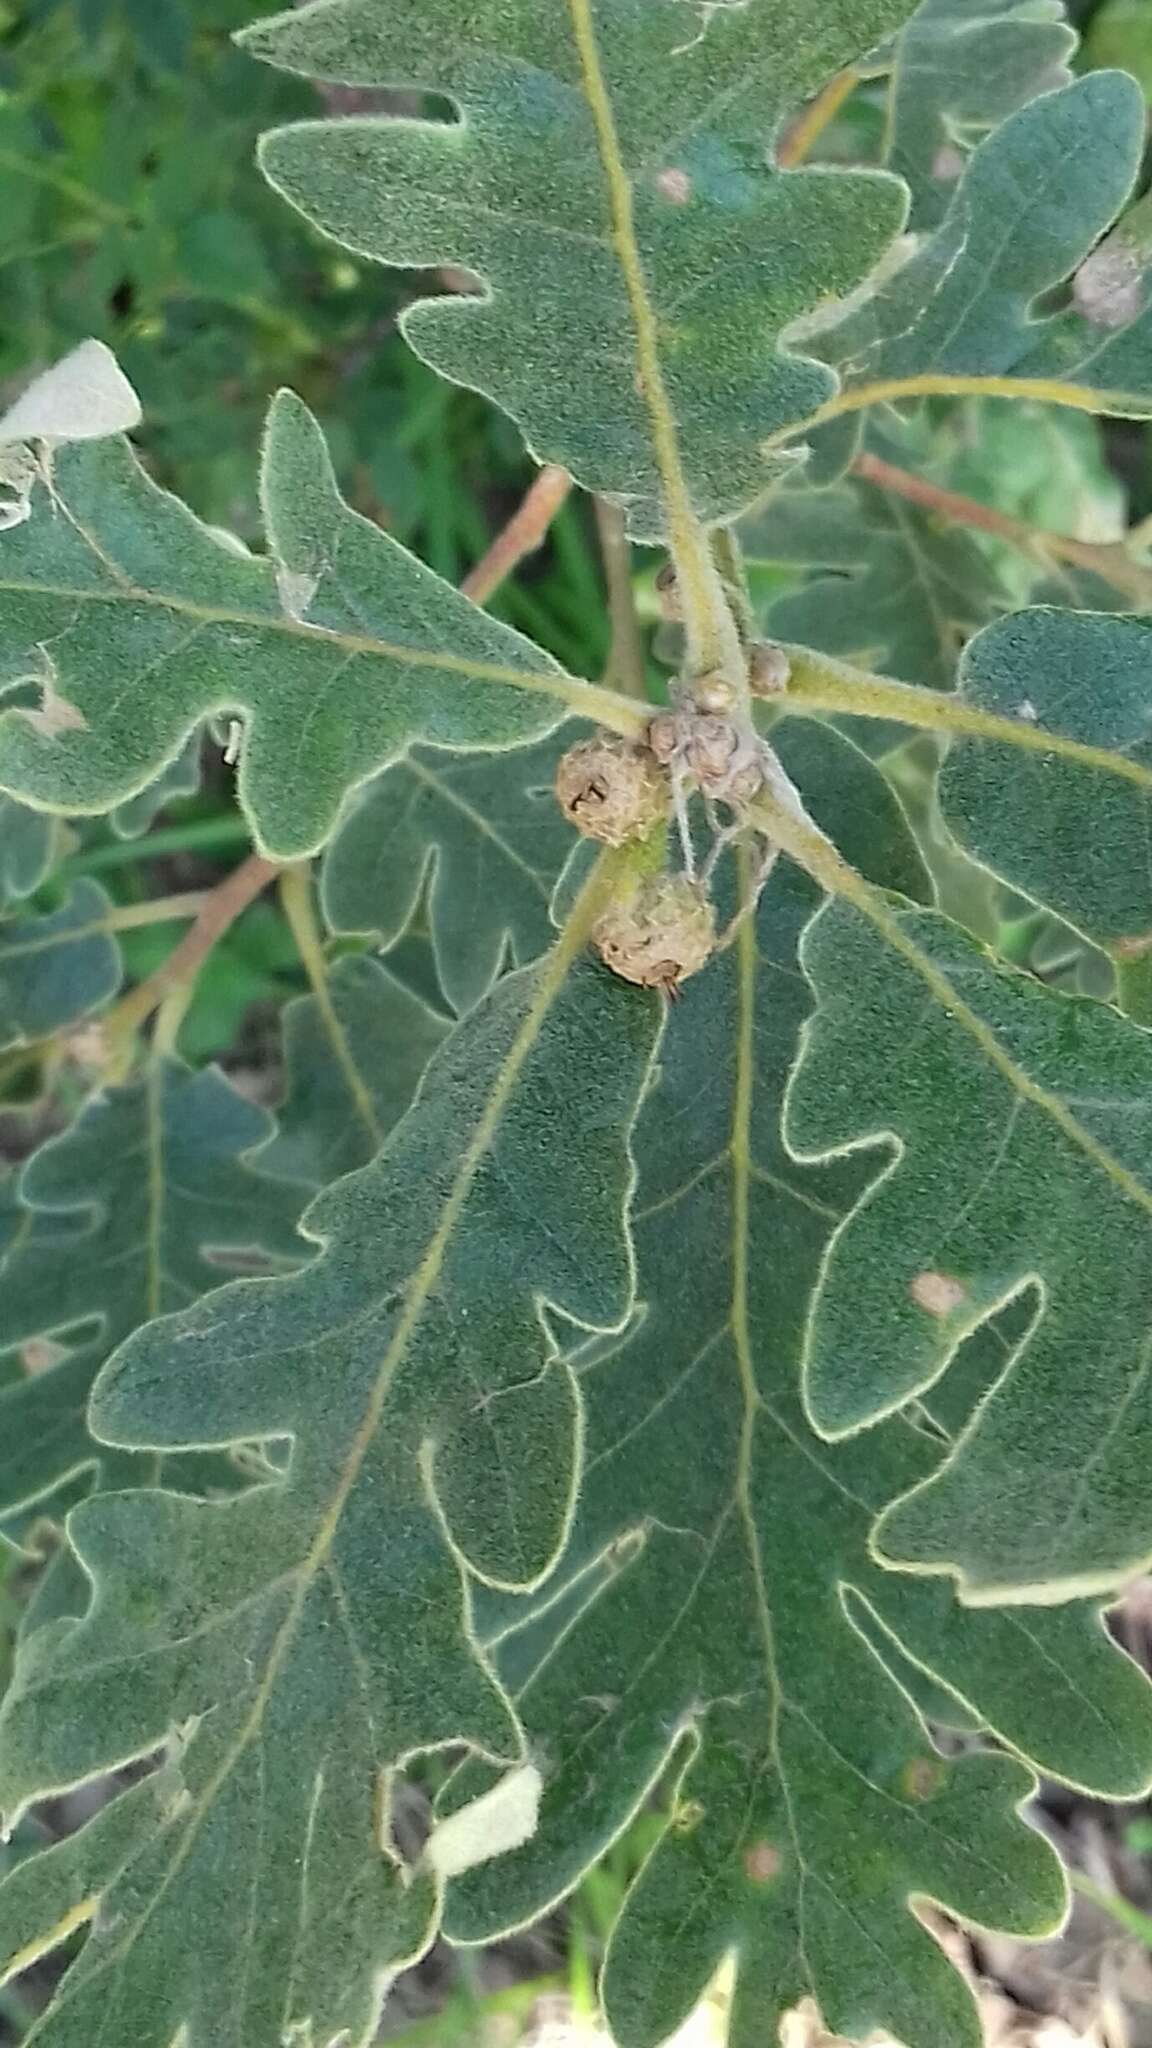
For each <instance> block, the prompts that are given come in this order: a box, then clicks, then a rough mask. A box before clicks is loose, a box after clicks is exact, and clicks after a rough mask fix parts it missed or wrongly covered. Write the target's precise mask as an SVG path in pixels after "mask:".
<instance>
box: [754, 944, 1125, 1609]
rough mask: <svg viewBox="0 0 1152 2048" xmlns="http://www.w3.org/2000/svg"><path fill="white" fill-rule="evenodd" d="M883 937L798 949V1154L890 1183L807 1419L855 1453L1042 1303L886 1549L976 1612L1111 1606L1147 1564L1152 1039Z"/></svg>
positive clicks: (809, 1393)
mask: <svg viewBox="0 0 1152 2048" xmlns="http://www.w3.org/2000/svg"><path fill="white" fill-rule="evenodd" d="M884 919H885V927H886V928H885V932H884V936H885V937H886V938H887V940H888V944H887V946H884V945H878V944H877V932H876V928H875V925H874V924H873V923H871V922H869V921H866V920H864V919H862V918H861V917H860V916H859V915H858V914H857V912H855V911H854V910H851V909H849V908H847V907H846V906H844V905H839V906H837V907H836V908H834V909H830V910H828V911H826V912H825V913H824V914H823V915H822V916H821V917H820V918H818V919H817V920H816V922H815V924H814V925H813V927H812V930H811V933H810V934H809V937H808V939H807V942H806V945H805V950H804V961H805V966H806V970H807V972H808V973H809V975H810V976H811V977H812V980H813V982H814V985H815V988H816V991H817V995H818V998H819V1006H818V1008H817V1011H816V1013H815V1016H814V1018H813V1020H812V1022H811V1024H810V1026H809V1027H808V1030H807V1033H806V1036H805V1042H804V1046H803V1049H802V1057H801V1061H800V1064H799V1067H798V1070H797V1073H796V1076H795V1078H794V1081H793V1085H792V1087H791V1090H790V1093H789V1097H788V1102H787V1106H786V1123H785V1131H786V1137H787V1141H788V1143H789V1145H790V1147H791V1148H792V1150H793V1151H794V1152H796V1153H797V1154H798V1155H800V1156H801V1157H811V1158H819V1159H823V1158H831V1157H833V1156H834V1155H835V1154H836V1153H837V1152H839V1151H842V1150H845V1149H848V1148H852V1149H858V1148H860V1147H861V1146H864V1147H867V1148H871V1149H872V1151H873V1157H874V1165H875V1168H878V1169H879V1170H878V1171H875V1170H874V1172H873V1174H872V1176H871V1185H870V1186H869V1188H868V1190H867V1193H866V1194H865V1195H864V1196H863V1197H862V1198H861V1200H860V1201H859V1202H858V1203H857V1204H856V1206H855V1207H854V1208H853V1209H852V1210H851V1212H850V1213H849V1214H848V1215H847V1216H846V1217H845V1218H844V1220H843V1222H842V1223H841V1225H840V1227H839V1229H838V1230H837V1233H836V1235H835V1238H834V1239H833V1241H832V1243H831V1245H830V1247H829V1250H828V1254H827V1257H826V1260H825V1264H824V1269H823V1273H822V1278H821V1285H820V1288H819V1290H818V1292H817V1295H816V1298H815V1302H814V1304H813V1308H812V1312H811V1316H810V1319H809V1325H808V1331H807V1339H806V1355H805V1395H806V1401H807V1404H808V1408H809V1412H810V1414H811V1415H812V1418H813V1420H814V1422H815V1424H816V1426H817V1428H818V1429H819V1430H820V1431H821V1432H822V1433H823V1434H824V1435H826V1436H828V1437H830V1438H832V1439H834V1440H835V1439H841V1438H844V1437H847V1436H850V1435H851V1434H852V1433H853V1432H854V1431H856V1430H858V1429H860V1428H861V1427H863V1426H865V1425H867V1424H869V1423H871V1422H874V1421H876V1420H877V1419H878V1418H879V1417H881V1416H883V1415H884V1414H886V1413H890V1412H892V1411H894V1410H896V1409H898V1408H899V1407H900V1406H901V1405H902V1404H903V1403H905V1402H906V1401H907V1400H908V1399H909V1398H911V1397H912V1396H913V1395H914V1394H916V1393H918V1392H920V1391H921V1390H923V1389H926V1388H928V1387H930V1386H931V1385H932V1384H933V1383H934V1381H935V1380H936V1379H937V1378H938V1377H939V1375H940V1374H941V1373H942V1372H943V1371H944V1369H945V1367H946V1366H947V1364H948V1362H949V1360H950V1358H951V1356H952V1354H953V1353H954V1352H955V1350H956V1348H957V1346H958V1345H959V1343H960V1342H961V1340H962V1339H963V1338H964V1337H965V1336H966V1335H967V1334H968V1332H970V1331H971V1330H973V1329H975V1328H976V1327H977V1326H978V1325H979V1324H980V1323H981V1322H982V1321H984V1320H985V1319H986V1318H987V1317H989V1316H991V1315H993V1314H994V1313H995V1312H996V1311H997V1310H998V1309H1000V1308H1001V1307H1002V1306H1003V1305H1004V1304H1005V1303H1007V1302H1009V1301H1011V1300H1013V1299H1014V1298H1015V1297H1016V1296H1018V1295H1020V1294H1023V1293H1025V1292H1027V1291H1029V1290H1034V1291H1035V1293H1036V1295H1037V1296H1038V1300H1037V1302H1036V1314H1035V1318H1034V1320H1033V1322H1032V1324H1031V1326H1030V1327H1029V1328H1028V1329H1027V1331H1026V1333H1025V1335H1024V1338H1023V1340H1022V1342H1021V1343H1020V1344H1019V1346H1018V1347H1017V1350H1016V1352H1015V1354H1014V1356H1013V1358H1012V1359H1011V1361H1010V1367H1009V1369H1008V1370H1007V1371H1006V1372H1005V1373H1004V1375H1003V1377H1002V1378H1001V1380H1000V1381H999V1382H998V1384H997V1385H996V1387H995V1388H994V1389H993V1390H992V1392H991V1393H990V1394H989V1396H988V1398H987V1400H986V1401H985V1403H984V1404H983V1405H982V1407H981V1408H980V1409H979V1411H978V1413H977V1414H976V1416H975V1417H974V1419H973V1421H972V1424H971V1426H970V1429H969V1431H968V1432H967V1434H966V1436H965V1438H964V1439H963V1440H962V1442H961V1444H960V1445H958V1447H957V1450H956V1452H955V1454H954V1456H953V1457H952V1458H951V1459H950V1461H949V1462H948V1464H947V1465H946V1466H945V1467H944V1469H943V1471H942V1472H941V1473H940V1474H938V1475H935V1476H933V1477H931V1478H930V1479H928V1480H927V1481H926V1482H925V1483H924V1484H923V1486H922V1487H921V1488H920V1489H918V1491H917V1493H916V1494H915V1496H914V1497H913V1500H912V1501H910V1502H908V1503H906V1504H904V1505H897V1506H895V1507H893V1508H892V1509H891V1510H890V1511H889V1513H888V1514H887V1516H886V1517H885V1519H884V1520H883V1522H882V1523H881V1527H880V1537H879V1541H880V1543H881V1546H882V1551H883V1554H884V1556H885V1557H886V1558H889V1559H893V1560H895V1561H898V1562H900V1563H902V1564H911V1565H913V1566H914V1567H916V1568H917V1569H922V1570H923V1569H927V1570H941V1571H947V1570H950V1569H954V1570H955V1571H956V1572H957V1573H958V1575H959V1576H960V1577H961V1579H962V1582H963V1586H964V1594H965V1598H966V1599H968V1600H970V1601H988V1600H1018V1599H1027V1600H1031V1601H1051V1600H1059V1599H1063V1598H1067V1597H1068V1596H1069V1594H1071V1593H1074V1592H1076V1591H1081V1590H1082V1591H1095V1590H1098V1589H1099V1590H1104V1589H1106V1588H1108V1587H1109V1586H1111V1585H1114V1584H1116V1583H1117V1582H1118V1581H1119V1580H1122V1579H1123V1578H1125V1577H1127V1576H1128V1575H1129V1574H1130V1573H1131V1572H1132V1571H1133V1570H1134V1569H1136V1568H1138V1567H1140V1566H1142V1565H1143V1564H1144V1562H1145V1561H1146V1560H1147V1558H1148V1557H1149V1555H1152V1515H1149V1513H1148V1512H1147V1509H1146V1507H1145V1504H1144V1503H1145V1499H1146V1496H1145V1494H1144V1492H1143V1491H1142V1488H1141V1483H1140V1478H1139V1475H1140V1472H1141V1471H1142V1470H1143V1469H1144V1468H1145V1465H1146V1462H1147V1458H1148V1456H1149V1445H1150V1431H1152V1404H1150V1402H1149V1398H1148V1387H1147V1348H1148V1311H1147V1287H1146V1275H1147V1270H1148V1260H1149V1252H1150V1246H1152V1175H1150V1173H1149V1105H1150V1104H1152V1036H1149V1034H1147V1033H1146V1032H1144V1031H1139V1030H1136V1029H1135V1028H1134V1027H1133V1026H1132V1025H1131V1024H1129V1023H1128V1022H1127V1020H1126V1019H1124V1018H1123V1017H1121V1016H1120V1014H1119V1013H1118V1012H1117V1011H1115V1010H1113V1009H1111V1008H1110V1007H1108V1006H1107V1005H1105V1004H1102V1003H1099V1002H1096V1001H1093V1000H1090V999H1087V998H1081V997H1071V996H1066V995H1061V994H1057V993H1055V992H1053V991H1052V990H1049V989H1046V988H1045V987H1044V986H1043V985H1042V984H1041V983H1040V982H1038V981H1036V980H1034V979H1033V978H1032V977H1031V976H1027V975H1023V974H1019V973H1016V972H1014V971H1012V970H1009V969H1007V968H1004V967H1001V966H1000V965H998V963H996V962H995V961H994V960H993V959H992V958H991V957H990V956H989V955H988V954H986V953H985V952H984V951H983V950H982V949H981V948H980V947H979V946H978V945H976V943H975V942H974V941H973V940H972V939H970V938H969V937H967V935H966V934H964V933H963V932H961V931H960V930H959V928H958V927H956V926H954V925H950V924H948V923H946V922H945V921H944V920H943V919H941V918H939V917H937V916H935V915H933V914H929V913H923V912H916V913H906V914H894V915H892V916H888V915H887V913H885V914H884ZM1054 1414H1056V1415H1059V1418H1060V1428H1059V1430H1058V1431H1055V1430H1053V1429H1052V1428H1051V1426H1050V1418H1051V1417H1052V1416H1053V1415H1054ZM1044 1417H1047V1418H1049V1423H1048V1424H1047V1425H1044V1426H1042V1418H1044ZM1120 1418H1122V1424H1121V1423H1120Z"/></svg>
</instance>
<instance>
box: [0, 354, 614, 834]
mask: <svg viewBox="0 0 1152 2048" xmlns="http://www.w3.org/2000/svg"><path fill="white" fill-rule="evenodd" d="M263 485H264V502H265V509H266V517H267V528H268V539H269V545H270V548H271V550H272V554H273V557H274V559H273V560H272V561H268V560H261V559H257V558H256V557H254V556H247V555H244V554H242V553H237V552H236V550H235V549H233V548H231V547H228V546H225V545H224V544H223V543H222V542H221V541H220V539H219V537H218V536H217V535H216V534H215V533H213V532H212V531H211V530H210V529H209V528H207V527H205V526H202V525H201V524H200V523H199V522H198V521H197V520H196V519H194V518H193V516H192V514H191V513H190V512H189V511H188V510H187V509H186V507H185V506H183V505H181V504H180V503H179V501H178V500H177V499H175V498H172V497H170V496H168V495H167V494H166V493H165V492H162V491H159V490H157V488H156V487H155V485H153V484H152V483H150V482H149V480H148V478H147V477H146V476H145V475H144V473H143V471H142V470H141V469H140V468H139V467H138V465H137V463H136V461H135V459H134V457H133V456H132V454H131V451H130V450H129V448H128V446H127V444H126V443H124V442H122V441H119V440H109V441H100V442H95V443H89V444H87V445H85V446H83V447H74V448H66V449H63V450H62V451H61V452H60V453H59V454H58V456H57V458H56V463H55V471H54V478H53V489H52V493H51V495H49V493H48V492H47V490H44V489H41V490H39V491H38V492H37V493H36V497H35V501H34V508H33V514H32V517H31V518H30V519H28V520H27V521H25V523H24V524H23V525H22V526H19V527H13V528H12V529H11V530H10V531H8V532H6V533H0V687H2V682H3V681H7V682H11V683H24V684H26V683H27V682H28V680H29V679H30V678H31V679H32V680H35V681H38V682H39V683H40V686H41V688H42V690H43V691H44V693H45V708H44V709H43V710H42V711H41V712H39V713H37V714H35V715H34V716H33V717H29V716H28V715H27V714H26V713H25V712H23V711H22V710H19V709H12V710H10V711H7V712H6V713H4V714H3V715H2V716H0V786H2V787H4V788H6V789H8V790H10V791H12V792H13V793H14V794H16V795H20V796H23V797H26V798H28V799H30V800H31V801H32V802H34V803H36V804H38V805H41V806H47V807H48V808H50V809H51V808H57V809H63V810H70V811H99V810H105V809H109V808H111V807H112V806H113V805H115V804H118V803H121V802H122V801H123V800H124V799H125V798H126V797H129V796H131V795H132V794H133V792H135V791H137V790H140V789H142V788H143V787H144V785H146V784H147V783H150V782H152V781H154V779H155V778H156V777H157V776H158V775H160V774H161V772H162V771H163V770H164V768H165V766H166V764H167V763H169V762H171V761H172V760H173V759H174V758H175V756H176V755H177V754H179V752H180V750H181V749H182V748H183V747H184V745H185V743H186V741H187V740H188V738H189V735H190V733H191V732H192V730H193V728H194V727H195V726H196V725H197V724H198V723H199V722H200V721H201V720H202V719H203V718H205V717H206V716H207V715H208V714H210V713H213V712H232V713H235V714H236V715H237V716H239V717H241V718H242V719H243V721H244V744H243V751H242V755H241V761H240V772H239V786H240V796H241V800H242V802H243V804H244V806H245V808H246V810H247V811H248V813H249V816H250V817H251V820H252V823H253V827H254V830H255V832H256V834H257V836H258V838H259V840H260V842H261V844H262V845H263V846H264V847H265V848H266V849H267V850H268V851H270V852H271V853H274V854H277V855H284V856H286V857H287V856H295V855H297V854H300V853H305V852H308V851H310V850H311V849H312V848H314V847H315V846H316V845H318V844H319V843H320V841H321V840H323V839H324V838H325V837H326V836H327V834H328V833H329V832H330V831H331V828H332V826H333V824H334V822H335V819H336V817H337V814H338V812H339V809H340V806H341V803H342V802H343V800H344V798H345V796H346V795H347V793H348V791H349V790H350V789H352V788H354V787H355V786H356V785H357V784H359V783H361V782H363V781H365V780H366V779H367V777H368V776H369V775H371V774H372V773H373V772H374V771H375V770H376V769H378V768H380V767H382V766H383V764H384V763H385V762H386V761H388V760H390V759H392V758H393V757H394V756H396V755H398V754H400V753H402V752H403V750H404V748H405V747H406V746H407V745H408V744H409V742H410V741H411V740H413V739H417V738H424V739H429V740H435V741H437V742H439V743H440V744H442V745H446V746H452V745H455V746H477V747H502V746H508V745H510V744H511V743H513V742H514V741H516V740H523V739H527V738H531V737H533V736H535V735H536V734H539V733H541V732H543V731H546V730H547V729H548V728H549V727H550V726H552V725H554V724H555V723H556V722H557V719H558V718H559V717H560V716H561V715H562V711H563V708H564V705H565V703H566V702H567V701H568V699H569V695H570V693H571V692H575V693H576V694H579V691H580V689H581V686H580V685H577V684H573V685H571V686H569V685H568V684H567V681H566V678H565V677H564V674H563V671H562V670H561V669H560V668H559V667H558V666H557V665H556V664H555V663H554V662H552V661H551V660H550V659H549V657H548V656H547V655H545V654H542V653H541V652H540V651H539V650H538V649H537V648H535V647H533V646H532V645H531V644H530V642H528V641H526V640H524V639H522V638H521V637H520V635H519V634H518V633H515V632H513V631H512V629H511V628H510V627H508V626H503V625H501V624H500V623H499V622H498V621H496V620H494V619H490V618H489V617H487V615H486V614H485V613H483V612H481V611H480V610H478V609H477V607H476V606H475V605H472V604H470V603H469V602H468V600H467V599H466V598H464V597H461V596H460V594H459V592H457V591H455V590H453V589H451V587H450V586H449V585H448V584H446V583H444V582H442V581H441V579H440V578H439V577H438V576H435V575H434V574H433V573H432V571H431V570H430V569H426V568H425V567H424V566H423V564H422V563H420V562H418V561H416V559H415V557H414V556H412V555H410V554H408V553H407V551H406V550H405V549H404V548H402V547H400V546H399V545H398V543H397V542H395V541H393V540H390V539H389V538H388V536H387V535H386V534H384V533H382V532H381V531H380V529H379V528H378V527H375V526H373V525H372V524H371V523H370V522H369V521H368V520H366V519H362V518H361V517H360V516H359V515H358V514H357V513H354V512H352V511H350V510H349V509H348V507H347V506H346V505H345V504H344V503H343V502H342V500H341V499H340V497H339V495H338V494H337V491H336V486H335V482H334V480H333V476H332V471H331V467H330V465H329V461H328V456H327V451H326V449H325V447H324V442H323V438H322V436H321V434H320V431H319V428H318V427H317V426H316V424H315V422H314V421H313V420H312V418H311V416H310V414H308V413H307V411H306V410H305V408H304V407H303V406H302V405H301V404H300V402H299V400H297V399H294V398H292V397H291V396H290V395H289V394H281V397H280V398H279V399H278V400H277V401H276V402H275V403H274V405H273V409H272V413H271V416H270V421H269V428H268V436H267V440H266V444H265V451H264V476H263ZM48 650H50V651H48ZM46 662H47V663H48V664H49V667H48V668H46V667H45V663H46ZM583 687H584V689H585V691H586V692H587V693H588V694H589V695H591V696H592V697H594V696H595V692H594V691H588V689H587V686H583Z"/></svg>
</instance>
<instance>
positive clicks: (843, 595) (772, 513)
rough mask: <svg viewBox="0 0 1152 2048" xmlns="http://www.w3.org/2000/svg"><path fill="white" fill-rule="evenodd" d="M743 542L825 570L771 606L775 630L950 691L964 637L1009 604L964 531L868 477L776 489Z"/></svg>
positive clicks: (755, 556)
mask: <svg viewBox="0 0 1152 2048" xmlns="http://www.w3.org/2000/svg"><path fill="white" fill-rule="evenodd" d="M743 538H744V547H745V550H746V553H747V555H748V559H749V561H750V562H751V563H752V564H755V563H758V562H773V563H798V564H802V565H803V566H804V567H806V568H807V567H811V568H812V569H813V571H829V570H830V571H832V574H826V573H825V574H820V573H815V574H814V575H813V577H812V580H811V581H810V582H808V583H806V584H805V585H803V587H802V588H801V589H800V590H798V591H795V592H790V593H788V594H787V595H785V596H784V597H781V598H778V599H777V600H776V602H775V603H773V604H772V605H771V606H770V607H769V610H768V615H767V623H768V625H769V626H770V629H771V631H772V633H773V635H774V636H775V637H776V638H778V639H780V640H795V641H798V642H800V643H801V644H802V645H804V646H808V647H818V648H820V649H821V650H822V651H823V652H825V653H827V654H837V655H842V656H844V657H846V658H847V659H848V660H851V661H857V662H860V663H861V664H862V665H863V666H864V667H867V668H878V669H880V670H882V671H883V672H884V673H885V674H886V675H892V676H897V677H899V678H900V679H901V680H902V681H903V682H909V683H922V684H924V685H925V686H926V687H928V688H931V689H936V690H950V689H952V687H953V684H954V682H955V677H956V657H957V654H958V653H959V650H960V647H961V645H962V644H963V641H964V640H965V639H966V638H967V637H968V636H969V635H970V634H971V633H973V632H974V631H975V630H976V628H977V627H978V626H980V625H983V624H984V622H985V621H986V620H987V619H989V618H991V617H992V616H993V614H994V612H995V611H997V610H998V609H1002V608H1003V606H1004V604H1005V602H1006V601H1007V593H1006V592H1005V590H1004V588H1003V586H1002V584H1001V582H1000V579H999V577H998V576H997V573H996V569H995V566H994V565H993V564H992V563H991V562H990V561H989V559H988V557H987V555H986V554H985V553H984V552H983V551H982V550H981V548H980V547H979V546H978V545H977V543H976V541H975V540H974V539H973V538H972V536H971V534H968V533H965V532H964V531H963V529H962V528H959V527H955V526H946V525H945V524H944V523H943V522H942V521H940V520H936V519H933V518H931V517H930V516H929V515H928V514H926V513H924V512H922V511H920V510H919V508H918V507H917V506H915V505H910V504H907V503H905V502H904V501H903V500H901V499H899V498H897V497H895V496H893V495H892V494H890V493H888V492H885V491H881V490H878V489H877V488H876V487H875V485H873V484H866V483H861V482H859V481H856V480H852V481H851V482H848V483H845V484H843V485H841V486H840V487H839V488H838V489H835V490H831V491H814V490H809V489H806V488H804V487H803V486H801V487H800V488H798V489H796V488H789V487H785V488H784V489H782V490H780V491H778V492H776V493H775V495H774V496H773V497H772V498H771V499H770V501H769V502H768V504H767V505H766V506H765V507H764V508H763V510H762V511H759V512H757V513H756V514H755V515H754V516H753V517H752V518H751V519H749V520H748V521H747V522H746V523H745V526H744V528H743Z"/></svg>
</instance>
